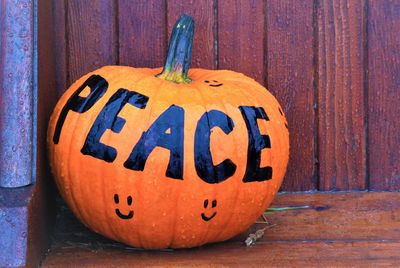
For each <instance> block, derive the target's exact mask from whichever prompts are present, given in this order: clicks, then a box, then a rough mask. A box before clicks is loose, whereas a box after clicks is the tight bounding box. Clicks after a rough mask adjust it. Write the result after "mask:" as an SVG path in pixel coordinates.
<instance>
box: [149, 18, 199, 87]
mask: <svg viewBox="0 0 400 268" xmlns="http://www.w3.org/2000/svg"><path fill="white" fill-rule="evenodd" d="M193 34H194V20H193V18H192V17H191V16H188V15H185V14H184V15H182V16H181V17H180V18H179V19H178V20H177V22H176V23H175V26H174V28H173V29H172V34H171V38H170V40H169V47H168V54H167V59H166V60H165V65H164V69H163V71H162V72H161V73H160V74H157V75H156V76H157V77H159V78H162V79H165V80H168V81H171V82H174V83H178V84H180V83H186V84H188V83H190V82H191V81H192V80H191V79H190V78H189V77H188V71H189V65H190V56H191V54H192V43H193Z"/></svg>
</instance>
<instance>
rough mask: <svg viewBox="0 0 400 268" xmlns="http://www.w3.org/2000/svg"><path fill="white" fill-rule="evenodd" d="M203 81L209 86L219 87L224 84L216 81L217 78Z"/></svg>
mask: <svg viewBox="0 0 400 268" xmlns="http://www.w3.org/2000/svg"><path fill="white" fill-rule="evenodd" d="M204 83H206V84H208V86H210V87H220V86H222V85H224V84H222V83H220V82H218V81H217V80H211V81H209V80H204Z"/></svg>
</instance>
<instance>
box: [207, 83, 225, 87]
mask: <svg viewBox="0 0 400 268" xmlns="http://www.w3.org/2000/svg"><path fill="white" fill-rule="evenodd" d="M222 85H223V84H216V85H211V84H209V86H210V87H220V86H222Z"/></svg>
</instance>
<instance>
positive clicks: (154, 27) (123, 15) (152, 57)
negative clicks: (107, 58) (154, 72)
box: [117, 0, 166, 68]
mask: <svg viewBox="0 0 400 268" xmlns="http://www.w3.org/2000/svg"><path fill="white" fill-rule="evenodd" d="M165 12H166V7H165V1H164V0H151V1H136V0H135V1H129V0H119V2H118V18H117V19H118V24H119V30H118V35H119V64H121V65H129V66H132V67H149V68H154V67H161V66H162V65H163V64H164V60H165V59H164V57H165V52H166V21H165V16H166V15H165Z"/></svg>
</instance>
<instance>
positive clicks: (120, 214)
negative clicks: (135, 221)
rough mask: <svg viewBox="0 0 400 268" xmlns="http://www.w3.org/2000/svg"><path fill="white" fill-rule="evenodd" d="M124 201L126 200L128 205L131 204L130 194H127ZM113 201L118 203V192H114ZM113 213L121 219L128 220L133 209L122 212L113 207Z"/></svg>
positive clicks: (131, 216) (131, 215)
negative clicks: (126, 212) (125, 212)
mask: <svg viewBox="0 0 400 268" xmlns="http://www.w3.org/2000/svg"><path fill="white" fill-rule="evenodd" d="M126 202H127V204H128V205H129V206H131V205H132V196H130V195H129V196H128V197H127V198H126ZM114 203H115V204H119V196H118V194H114ZM115 214H117V216H118V217H119V218H121V219H123V220H129V219H132V218H133V214H134V212H133V210H130V211H129V212H128V214H123V213H121V211H120V210H119V209H118V208H116V209H115Z"/></svg>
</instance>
